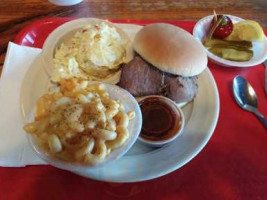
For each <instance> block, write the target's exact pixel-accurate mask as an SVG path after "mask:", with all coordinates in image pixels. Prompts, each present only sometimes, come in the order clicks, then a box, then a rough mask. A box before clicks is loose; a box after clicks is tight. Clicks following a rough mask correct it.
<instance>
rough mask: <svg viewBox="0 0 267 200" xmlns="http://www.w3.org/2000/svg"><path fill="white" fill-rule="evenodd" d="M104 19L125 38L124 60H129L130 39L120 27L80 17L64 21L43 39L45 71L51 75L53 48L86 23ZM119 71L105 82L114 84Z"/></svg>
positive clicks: (65, 41) (116, 81) (118, 76)
mask: <svg viewBox="0 0 267 200" xmlns="http://www.w3.org/2000/svg"><path fill="white" fill-rule="evenodd" d="M103 21H105V22H106V23H108V25H109V26H112V27H115V28H116V30H117V32H118V33H119V34H120V36H121V37H122V38H123V39H124V40H127V44H126V50H127V55H126V60H125V62H129V61H130V60H131V59H132V58H133V56H134V53H133V49H132V45H131V40H130V38H129V36H128V35H127V34H126V33H125V32H124V31H123V30H122V29H121V28H118V27H117V26H115V25H114V24H113V23H111V22H108V21H106V20H102V19H97V18H80V19H76V20H72V21H70V22H67V23H64V24H63V25H61V26H59V27H58V28H56V29H55V30H54V31H53V32H52V33H51V34H50V35H49V36H48V37H47V39H46V40H45V42H44V45H43V51H42V60H43V67H44V68H45V70H46V72H47V73H48V75H49V76H51V75H52V71H53V57H54V54H55V49H56V48H57V47H58V46H59V45H60V44H61V43H65V44H66V43H69V42H70V40H71V38H72V37H73V36H74V34H75V33H76V32H77V31H78V30H79V29H81V28H82V27H84V26H86V25H89V24H91V25H94V24H99V23H101V22H103ZM120 73H121V71H118V72H117V73H115V75H114V76H111V77H110V78H108V79H105V80H104V82H105V83H110V84H116V83H118V82H119V80H120Z"/></svg>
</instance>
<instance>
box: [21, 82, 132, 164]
mask: <svg viewBox="0 0 267 200" xmlns="http://www.w3.org/2000/svg"><path fill="white" fill-rule="evenodd" d="M134 117H135V112H134V111H128V112H126V111H125V109H124V106H123V104H122V103H120V101H118V100H114V99H111V98H110V96H109V93H108V92H107V90H106V88H105V85H104V84H89V83H88V81H81V80H77V79H62V80H61V82H60V86H58V87H56V88H53V89H52V90H51V91H50V92H48V93H46V94H44V95H43V96H42V97H40V98H39V100H38V102H37V106H36V112H35V119H34V121H33V122H31V123H29V124H27V125H25V126H24V130H25V131H26V132H28V133H29V134H32V135H33V136H34V137H35V138H36V139H37V141H38V144H39V145H40V146H41V147H42V148H43V149H44V150H45V151H47V152H49V153H51V154H52V155H53V156H55V157H57V158H59V159H61V160H64V161H68V162H78V163H82V164H86V165H97V164H100V163H102V162H103V161H105V158H106V157H107V155H109V154H110V153H111V152H112V150H114V149H116V148H119V147H120V146H122V145H123V144H124V143H125V142H126V141H127V139H128V138H129V132H128V124H129V120H131V119H133V118H134Z"/></svg>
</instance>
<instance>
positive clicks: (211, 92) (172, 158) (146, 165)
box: [21, 25, 219, 182]
mask: <svg viewBox="0 0 267 200" xmlns="http://www.w3.org/2000/svg"><path fill="white" fill-rule="evenodd" d="M119 26H121V28H123V29H125V31H126V32H127V33H128V31H127V30H129V34H131V36H132V37H133V36H134V33H136V32H137V31H138V30H139V29H140V26H135V25H119ZM134 30H135V31H134ZM29 71H31V73H32V74H33V75H32V76H28V78H27V79H25V80H24V82H23V85H22V88H26V89H24V90H22V91H23V93H22V94H21V97H22V98H21V106H22V113H23V117H24V120H27V119H28V117H29V116H28V115H29V114H30V110H31V109H32V108H33V107H34V106H35V102H36V100H37V98H38V97H39V96H40V95H41V94H43V93H44V92H46V91H47V88H48V85H49V76H48V74H47V73H46V72H45V70H44V69H43V68H42V61H41V59H40V57H37V59H36V61H35V62H34V63H33V64H32V66H31V67H30V69H29ZM28 73H30V72H28ZM34 74H35V75H34ZM198 82H199V92H198V94H197V96H196V98H195V99H194V101H193V102H191V103H189V104H187V105H186V106H185V107H183V109H182V110H183V112H184V115H185V119H186V123H185V128H184V132H183V134H182V135H181V137H179V138H178V139H177V140H175V141H173V142H172V143H171V144H170V145H168V146H164V147H162V148H157V149H155V148H151V147H148V146H146V145H144V144H142V143H141V142H136V143H135V144H134V146H133V147H132V148H131V149H130V151H129V152H128V153H127V154H126V155H124V156H123V157H122V158H121V159H119V160H117V161H114V162H111V163H108V164H107V165H104V166H102V167H99V168H96V169H90V170H84V171H79V172H74V173H77V174H79V175H81V176H84V177H88V178H91V179H96V180H102V181H109V182H137V181H144V180H149V179H153V178H157V177H160V176H163V175H165V174H168V173H170V172H172V171H174V170H176V169H178V168H180V167H182V166H183V165H185V164H186V163H187V162H189V161H190V160H191V159H192V158H194V157H195V156H196V155H197V154H198V153H199V152H200V151H201V150H202V149H203V147H204V146H205V145H206V144H207V142H208V140H209V139H210V137H211V136H212V133H213V131H214V129H215V127H216V124H217V120H218V115H219V94H218V90H217V86H216V83H215V81H214V78H213V76H212V74H211V72H210V71H209V69H208V68H207V69H206V70H205V71H204V72H203V73H202V74H201V75H199V81H198ZM26 94H27V95H26Z"/></svg>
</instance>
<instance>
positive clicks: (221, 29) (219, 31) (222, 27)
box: [210, 15, 233, 39]
mask: <svg viewBox="0 0 267 200" xmlns="http://www.w3.org/2000/svg"><path fill="white" fill-rule="evenodd" d="M221 17H222V18H223V19H222V22H221V23H220V24H219V25H218V26H217V28H216V29H215V31H214V33H213V35H212V36H213V37H215V38H220V39H223V38H226V37H227V36H229V35H230V34H231V33H232V31H233V22H232V20H231V19H230V18H229V17H227V16H224V15H217V20H218V19H219V18H221ZM214 24H216V23H215V18H213V19H212V21H211V23H210V29H212V27H213V26H214Z"/></svg>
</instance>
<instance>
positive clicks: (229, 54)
mask: <svg viewBox="0 0 267 200" xmlns="http://www.w3.org/2000/svg"><path fill="white" fill-rule="evenodd" d="M209 51H210V52H212V53H213V54H215V55H217V56H219V57H221V58H224V59H227V60H232V61H237V62H243V61H248V60H250V59H251V58H252V57H253V51H252V50H237V49H230V48H218V47H212V48H210V49H209Z"/></svg>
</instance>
